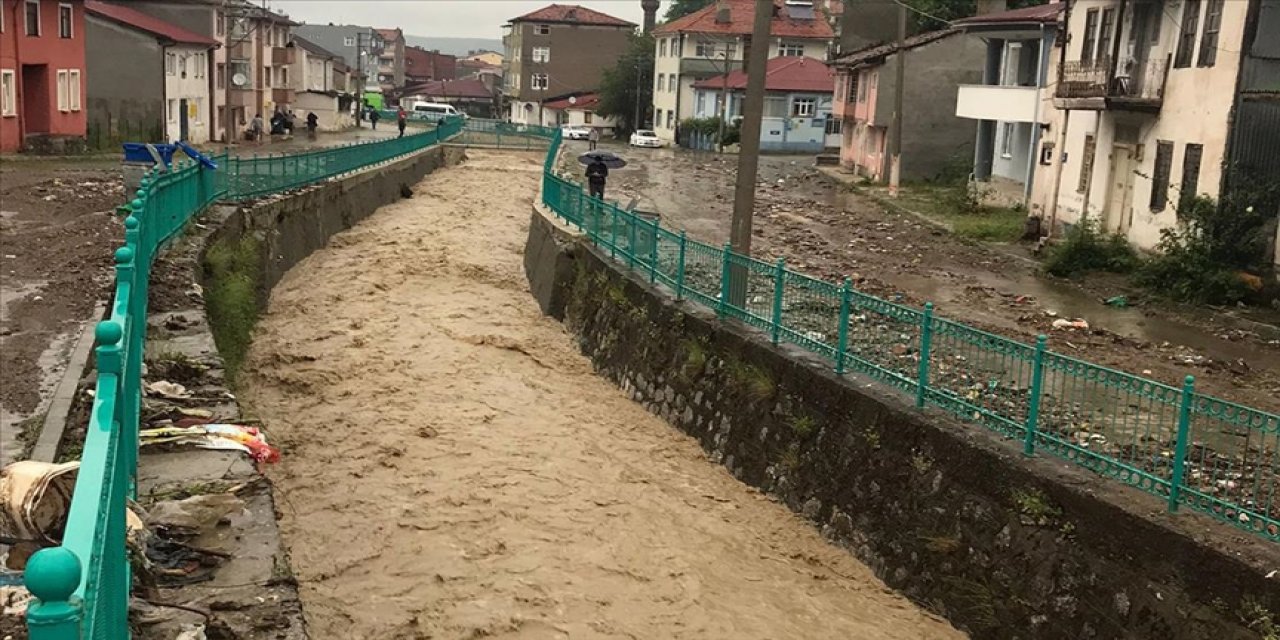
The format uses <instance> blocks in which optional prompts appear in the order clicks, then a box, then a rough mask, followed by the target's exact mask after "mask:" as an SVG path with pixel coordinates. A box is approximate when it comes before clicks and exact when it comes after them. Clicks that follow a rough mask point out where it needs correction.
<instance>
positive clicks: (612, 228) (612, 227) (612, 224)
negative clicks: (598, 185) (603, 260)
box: [578, 187, 618, 258]
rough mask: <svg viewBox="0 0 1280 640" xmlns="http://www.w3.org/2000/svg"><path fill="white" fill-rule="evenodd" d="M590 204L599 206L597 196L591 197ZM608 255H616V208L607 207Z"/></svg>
mask: <svg viewBox="0 0 1280 640" xmlns="http://www.w3.org/2000/svg"><path fill="white" fill-rule="evenodd" d="M578 194H579V195H581V194H582V187H578ZM591 205H592V206H594V207H598V206H600V200H599V199H598V198H591ZM609 257H610V258H616V257H618V208H617V207H609Z"/></svg>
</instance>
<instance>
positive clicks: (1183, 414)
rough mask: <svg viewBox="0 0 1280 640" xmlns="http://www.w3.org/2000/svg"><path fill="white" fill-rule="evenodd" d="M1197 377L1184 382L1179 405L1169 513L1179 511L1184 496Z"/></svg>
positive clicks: (1170, 483)
mask: <svg viewBox="0 0 1280 640" xmlns="http://www.w3.org/2000/svg"><path fill="white" fill-rule="evenodd" d="M1195 392H1196V377H1195V376H1187V377H1186V379H1185V380H1183V381H1182V402H1181V403H1179V405H1178V435H1177V439H1176V440H1174V443H1173V477H1172V478H1170V479H1169V513H1174V512H1176V511H1177V510H1178V502H1179V501H1180V500H1181V496H1182V478H1183V476H1184V475H1185V474H1186V458H1187V447H1188V445H1189V443H1188V442H1187V439H1188V438H1189V436H1190V434H1191V403H1192V402H1193V401H1194V400H1195Z"/></svg>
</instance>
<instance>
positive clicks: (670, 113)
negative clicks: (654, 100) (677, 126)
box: [667, 111, 675, 129]
mask: <svg viewBox="0 0 1280 640" xmlns="http://www.w3.org/2000/svg"><path fill="white" fill-rule="evenodd" d="M674 116H675V112H674V111H668V112H667V128H668V129H670V128H671V127H672V124H673V123H672V122H671V120H672V119H673V117H674Z"/></svg>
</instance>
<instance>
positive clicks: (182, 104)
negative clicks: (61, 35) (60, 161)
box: [85, 0, 221, 149]
mask: <svg viewBox="0 0 1280 640" xmlns="http://www.w3.org/2000/svg"><path fill="white" fill-rule="evenodd" d="M85 9H86V12H87V16H86V19H85V26H86V40H87V45H86V54H87V55H86V58H87V60H86V62H87V70H88V83H87V84H88V87H87V92H86V93H87V104H88V114H89V115H88V118H89V120H88V139H89V143H90V145H91V146H93V147H96V148H101V149H115V148H118V146H117V145H118V144H119V143H120V142H125V141H132V142H161V141H167V142H174V141H177V140H184V141H186V142H190V143H193V144H203V143H206V142H208V141H209V140H210V139H212V138H213V137H214V136H215V135H216V134H215V133H214V122H213V111H214V106H215V105H214V100H213V84H214V62H213V56H212V53H213V51H214V50H215V49H217V48H218V47H219V46H221V45H220V43H219V42H218V41H217V40H215V39H213V38H211V37H208V36H203V35H200V34H198V33H194V32H192V31H188V30H186V29H183V28H182V27H179V26H177V25H173V24H170V23H168V22H165V21H163V20H160V19H158V18H155V17H153V16H150V15H147V14H145V13H142V12H140V11H135V10H134V9H132V8H130V7H129V6H127V5H121V4H109V3H105V2H99V1H98V0H86V2H85Z"/></svg>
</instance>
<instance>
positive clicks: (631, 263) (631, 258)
mask: <svg viewBox="0 0 1280 640" xmlns="http://www.w3.org/2000/svg"><path fill="white" fill-rule="evenodd" d="M622 219H623V220H626V221H627V268H628V269H632V270H635V268H636V217H635V216H634V215H632V214H629V213H628V214H625V215H624V216H623V218H622Z"/></svg>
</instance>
